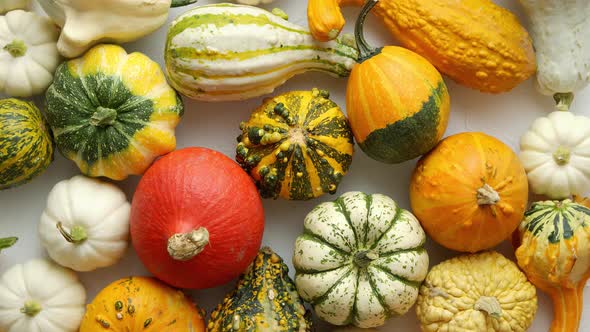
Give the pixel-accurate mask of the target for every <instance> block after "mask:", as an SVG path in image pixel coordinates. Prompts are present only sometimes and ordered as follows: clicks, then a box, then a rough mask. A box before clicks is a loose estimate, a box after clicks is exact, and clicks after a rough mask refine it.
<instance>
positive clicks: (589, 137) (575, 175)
mask: <svg viewBox="0 0 590 332" xmlns="http://www.w3.org/2000/svg"><path fill="white" fill-rule="evenodd" d="M520 160H521V161H522V164H523V166H524V168H525V170H526V172H527V176H528V179H529V184H530V186H531V190H532V191H533V192H534V193H535V194H540V195H546V196H548V197H549V198H552V199H563V198H567V197H569V196H570V195H573V194H578V195H583V194H585V193H586V192H588V190H590V118H588V117H585V116H582V115H574V114H573V113H570V112H565V111H555V112H553V113H550V114H549V115H548V116H547V117H541V118H538V119H537V120H535V122H533V124H532V126H531V128H530V129H529V131H528V132H526V133H525V134H524V135H523V136H522V138H521V139H520Z"/></svg>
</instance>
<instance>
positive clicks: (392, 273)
mask: <svg viewBox="0 0 590 332" xmlns="http://www.w3.org/2000/svg"><path fill="white" fill-rule="evenodd" d="M425 241H426V236H425V233H424V231H423V230H422V227H421V226H420V223H419V222H418V220H417V219H416V218H415V217H414V216H413V215H412V214H411V213H410V212H409V211H407V210H404V209H402V208H400V207H399V206H398V205H397V204H396V203H395V202H394V201H393V200H392V199H391V198H389V197H387V196H384V195H380V194H373V195H367V194H364V193H361V192H349V193H346V194H344V195H342V196H341V197H340V198H338V199H337V200H336V201H334V202H326V203H322V204H320V205H318V206H317V207H316V208H315V209H314V210H312V211H311V212H310V213H309V214H308V215H307V217H306V218H305V224H304V232H303V234H302V235H301V236H299V237H298V238H297V240H296V243H295V252H294V255H293V265H294V266H295V270H296V275H295V285H296V286H297V291H298V292H299V295H301V297H302V298H303V300H305V301H306V302H310V303H311V304H313V307H314V310H315V313H316V314H317V316H318V317H319V318H321V319H323V320H325V321H327V322H329V323H331V324H334V325H347V324H354V325H356V326H358V327H362V328H369V327H377V326H380V325H383V324H384V323H385V320H386V319H387V318H389V317H392V316H397V315H403V314H405V313H406V312H407V311H408V310H409V309H410V308H411V307H412V306H413V305H414V303H415V302H416V299H417V297H418V291H419V287H420V285H421V283H422V281H423V280H424V278H425V277H426V274H427V273H428V254H427V252H426V250H425V249H424V242H425Z"/></svg>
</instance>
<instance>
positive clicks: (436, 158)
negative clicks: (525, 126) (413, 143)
mask: <svg viewBox="0 0 590 332" xmlns="http://www.w3.org/2000/svg"><path fill="white" fill-rule="evenodd" d="M410 200H411V205H412V209H413V212H414V214H415V215H416V217H417V218H418V220H420V222H421V224H422V226H423V227H424V229H425V230H426V232H427V233H428V234H429V235H430V237H432V238H433V239H434V240H435V241H436V242H438V243H439V244H441V245H443V246H445V247H447V248H449V249H453V250H457V251H466V252H477V251H480V250H484V249H489V248H492V247H494V246H496V245H497V244H499V243H500V242H502V241H503V240H504V239H507V238H508V237H509V236H510V234H512V232H513V231H514V230H515V229H516V228H517V227H518V225H519V223H520V221H521V220H522V217H523V215H524V211H525V209H526V205H527V201H528V182H527V177H526V173H525V170H524V167H523V166H522V164H521V163H520V161H519V160H518V157H517V156H516V154H515V153H514V152H513V151H512V150H511V149H510V148H509V147H508V146H507V145H505V144H504V143H502V142H500V141H499V140H497V139H496V138H494V137H491V136H488V135H486V134H483V133H461V134H457V135H453V136H450V137H447V138H446V139H444V140H442V141H441V142H440V143H439V145H438V146H437V147H436V148H435V149H434V150H432V151H431V152H430V153H429V154H427V155H426V156H424V157H423V158H422V159H421V160H420V161H419V162H418V164H417V166H416V169H415V170H414V173H413V175H412V180H411V183H410Z"/></svg>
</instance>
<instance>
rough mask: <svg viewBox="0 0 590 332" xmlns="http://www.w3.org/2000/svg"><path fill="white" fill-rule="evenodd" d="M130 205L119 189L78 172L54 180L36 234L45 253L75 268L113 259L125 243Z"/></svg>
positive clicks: (102, 264)
mask: <svg viewBox="0 0 590 332" xmlns="http://www.w3.org/2000/svg"><path fill="white" fill-rule="evenodd" d="M130 209H131V206H130V204H129V202H128V201H127V198H126V197H125V194H124V193H123V191H121V189H119V188H118V187H116V186H115V185H113V184H110V183H107V182H102V181H100V180H97V179H92V178H88V177H85V176H82V175H78V176H75V177H73V178H71V179H69V180H64V181H61V182H59V183H57V184H56V185H55V186H54V187H53V189H52V190H51V192H50V193H49V197H48V198H47V207H46V208H45V211H43V215H42V216H41V222H40V224H39V236H40V238H41V243H42V245H43V247H45V249H47V252H48V253H49V256H50V257H51V258H52V259H53V260H55V261H56V262H57V263H59V264H60V265H62V266H65V267H69V268H71V269H73V270H76V271H92V270H95V269H97V268H101V267H106V266H111V265H114V264H115V263H117V262H118V261H119V260H120V259H121V257H122V256H123V254H124V253H125V250H126V249H127V246H128V239H129V214H130Z"/></svg>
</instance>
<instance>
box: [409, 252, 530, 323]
mask: <svg viewBox="0 0 590 332" xmlns="http://www.w3.org/2000/svg"><path fill="white" fill-rule="evenodd" d="M536 312H537V291H536V289H535V286H533V285H532V284H531V283H530V282H528V281H527V279H526V276H525V275H524V274H523V273H522V272H521V271H520V270H519V269H518V267H517V266H516V264H514V263H513V262H512V261H510V260H509V259H507V258H506V257H504V256H502V255H500V254H499V253H497V252H493V251H492V252H484V253H479V254H473V255H464V256H459V257H455V258H452V259H450V260H447V261H444V262H442V263H440V264H438V265H436V266H434V267H433V268H432V269H431V270H430V272H429V273H428V276H427V277H426V280H425V281H424V284H423V285H422V287H421V288H420V295H419V296H418V303H417V305H416V314H417V316H418V320H420V325H421V327H422V331H424V332H446V331H487V332H525V331H527V329H528V328H529V327H530V326H531V324H532V322H533V319H534V317H535V313H536Z"/></svg>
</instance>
